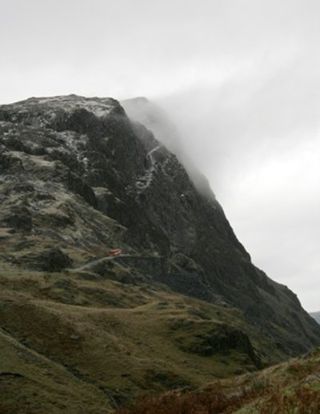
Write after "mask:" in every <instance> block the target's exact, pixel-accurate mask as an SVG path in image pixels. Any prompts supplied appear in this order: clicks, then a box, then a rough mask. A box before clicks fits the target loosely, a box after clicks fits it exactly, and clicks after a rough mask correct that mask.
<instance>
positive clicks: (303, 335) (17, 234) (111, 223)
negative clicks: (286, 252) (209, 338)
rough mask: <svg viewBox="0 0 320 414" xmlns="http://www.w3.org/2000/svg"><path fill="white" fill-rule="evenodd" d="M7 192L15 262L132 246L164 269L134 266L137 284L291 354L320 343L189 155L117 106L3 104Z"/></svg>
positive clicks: (77, 101) (1, 171) (93, 255)
mask: <svg viewBox="0 0 320 414" xmlns="http://www.w3.org/2000/svg"><path fill="white" fill-rule="evenodd" d="M0 188H1V209H0V226H1V230H2V233H1V234H2V235H3V236H2V237H3V238H4V239H5V240H6V241H7V244H6V250H5V251H2V253H1V254H2V256H3V257H5V258H6V260H8V261H11V262H14V263H16V264H20V265H21V266H30V268H34V263H37V262H39V257H40V258H43V257H47V256H46V254H47V253H46V251H48V249H49V251H51V250H50V249H52V248H53V247H59V248H60V249H63V250H64V251H62V250H61V251H60V252H59V255H60V258H63V259H64V260H63V262H64V263H65V264H69V265H70V266H72V264H71V263H73V266H74V267H77V266H83V265H84V264H85V261H88V260H90V259H99V258H103V257H104V256H105V255H106V251H107V249H108V248H111V247H114V246H117V247H122V248H123V249H124V250H125V252H126V253H127V254H128V255H129V256H130V255H131V256H136V257H142V256H143V257H145V256H149V257H152V256H154V260H155V261H157V260H158V261H159V260H160V261H161V265H156V266H157V270H156V271H153V270H152V266H150V264H149V262H148V264H147V262H143V261H140V262H139V264H138V263H137V262H136V263H133V262H132V263H131V265H130V268H131V269H132V274H133V276H134V274H136V275H139V277H145V278H147V280H149V282H150V283H153V282H161V283H164V284H166V285H168V286H169V287H170V288H171V289H173V290H175V291H177V292H180V293H183V294H186V295H190V296H193V297H197V298H199V299H202V300H205V301H208V302H212V303H217V304H224V305H225V306H230V307H236V308H238V309H240V310H241V311H243V313H244V315H245V318H246V319H247V321H248V322H249V323H250V324H251V325H252V326H254V327H255V328H256V329H258V330H260V331H261V334H262V335H263V336H265V337H266V338H267V339H268V340H271V341H273V342H274V343H275V345H276V347H278V350H279V352H281V353H283V355H284V354H298V353H301V352H304V351H306V350H307V349H309V348H311V347H313V346H314V345H316V344H319V343H320V328H319V326H318V325H317V324H316V322H315V321H314V320H313V319H312V318H310V316H309V315H308V314H307V313H306V312H305V311H304V310H303V309H302V307H301V305H300V303H299V301H298V299H297V297H296V296H295V295H294V294H293V293H292V292H291V291H290V290H289V289H287V288H286V287H285V286H282V285H280V284H278V283H276V282H274V281H272V280H271V279H269V278H268V277H267V276H266V275H265V274H264V273H263V272H262V271H261V270H259V269H257V268H256V267H255V266H254V265H253V264H252V263H251V260H250V256H249V254H248V253H247V252H246V251H245V249H244V247H243V246H242V245H241V243H240V242H239V241H238V240H237V238H236V236H235V235H234V233H233V230H232V228H231V227H230V225H229V223H228V221H227V219H226V217H225V215H224V213H223V210H222V208H221V206H220V205H219V203H218V202H217V200H216V199H215V197H214V195H213V194H212V193H211V194H210V193H208V192H206V193H204V192H201V191H199V190H198V189H197V188H196V187H195V184H194V183H193V181H191V180H190V178H189V175H188V174H187V172H186V170H185V169H184V167H183V166H182V165H181V163H180V162H179V161H178V159H177V157H176V156H175V155H174V154H173V153H171V152H169V151H168V150H167V149H166V147H164V146H163V145H162V144H161V143H160V142H158V141H157V140H156V139H155V137H154V136H153V134H152V133H151V132H150V131H149V130H148V129H146V128H145V127H144V126H143V125H141V124H137V123H135V122H131V121H130V120H129V118H128V117H127V115H126V113H125V111H124V110H123V108H122V107H121V105H120V104H119V103H118V102H117V101H115V100H113V99H110V98H103V99H100V98H91V99H89V98H82V97H78V96H75V95H71V96H67V97H56V98H38V99H37V98H31V99H29V100H26V101H23V102H19V103H16V104H12V105H6V106H2V107H0ZM53 243H54V245H53ZM17 246H18V247H17ZM19 246H20V247H19ZM44 249H47V250H45V251H43V250H44ZM75 249H77V250H75ZM17 250H19V252H20V253H19V254H17V253H16V252H17ZM71 250H72V252H71V253H70V252H69V253H70V255H71V256H72V257H70V258H69V257H68V251H71ZM75 251H77V252H78V253H77V254H75ZM88 252H89V253H88ZM89 256H90V257H89ZM41 260H42V261H41ZM41 260H40V262H41V263H42V265H41V266H42V267H41V268H42V269H44V268H43V259H41ZM138 261H139V260H138ZM156 263H158V262H156ZM119 266H123V263H122V264H121V263H119ZM159 269H161V271H159ZM91 270H92V269H91ZM98 273H99V272H98ZM139 277H138V276H137V279H136V280H137V281H138V280H140V279H139ZM131 279H132V278H131ZM131 279H130V278H129V279H128V278H127V280H131ZM133 279H135V277H133Z"/></svg>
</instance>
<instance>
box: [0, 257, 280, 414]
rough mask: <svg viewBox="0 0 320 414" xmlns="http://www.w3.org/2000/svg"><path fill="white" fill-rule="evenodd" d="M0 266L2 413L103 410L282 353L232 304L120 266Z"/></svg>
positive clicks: (246, 369) (274, 358) (245, 367)
mask: <svg viewBox="0 0 320 414" xmlns="http://www.w3.org/2000/svg"><path fill="white" fill-rule="evenodd" d="M0 268H1V271H0V307H1V312H0V323H1V330H0V347H1V358H0V382H1V387H2V390H4V393H2V398H1V403H0V408H1V410H0V412H1V413H13V412H14V413H24V414H25V413H29V412H30V413H32V414H35V413H39V414H40V413H41V414H42V413H44V412H50V413H61V412H68V413H82V412H83V413H103V412H109V411H110V410H112V408H115V407H117V406H119V405H121V404H124V403H126V402H128V401H129V400H131V399H132V398H134V397H136V396H137V395H139V394H141V393H145V392H155V393H161V392H163V391H166V390H170V389H175V388H178V389H181V388H185V389H196V388H197V387H199V386H201V384H203V383H208V382H210V381H212V380H214V379H216V378H223V377H228V376H231V375H234V374H239V373H242V372H250V371H253V370H256V369H257V367H259V366H260V365H261V364H268V363H271V362H274V361H277V360H279V359H280V358H281V357H283V355H281V354H279V353H278V351H277V348H276V347H274V348H273V347H272V344H271V343H270V342H267V341H265V340H263V339H261V338H260V336H259V333H258V332H256V331H255V330H253V329H252V328H250V327H249V326H248V324H247V323H246V322H245V321H244V319H243V317H242V315H241V313H240V312H239V311H237V310H235V309H232V308H225V307H221V306H216V305H213V304H208V303H206V302H202V301H200V300H196V299H192V298H188V297H186V296H183V295H179V294H176V293H173V292H171V291H170V290H169V289H168V288H165V287H164V286H161V285H151V286H149V285H147V284H144V283H139V284H134V283H122V282H119V281H116V280H111V279H112V278H116V277H119V276H120V273H121V269H119V268H116V269H115V271H111V270H110V272H109V276H110V278H108V277H106V276H104V277H99V276H98V275H97V274H93V273H89V272H84V271H79V272H77V271H69V272H68V271H64V272H60V273H52V272H51V273H50V272H40V271H26V270H21V268H18V267H16V266H13V265H10V264H8V263H5V262H1V266H0ZM122 272H123V273H125V272H126V270H125V269H123V270H122Z"/></svg>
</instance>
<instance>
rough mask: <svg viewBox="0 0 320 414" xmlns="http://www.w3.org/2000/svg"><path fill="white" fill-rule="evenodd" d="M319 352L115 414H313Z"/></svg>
mask: <svg viewBox="0 0 320 414" xmlns="http://www.w3.org/2000/svg"><path fill="white" fill-rule="evenodd" d="M319 412H320V349H318V350H317V351H314V352H313V353H311V354H309V355H307V356H305V357H304V358H300V359H293V360H291V361H289V362H287V363H284V364H280V365H276V366H273V367H271V368H268V369H265V370H263V371H260V372H257V373H253V374H245V375H241V376H238V377H234V378H232V379H227V380H219V381H215V382H213V383H211V384H210V385H208V386H206V387H205V388H202V389H199V390H197V391H195V392H183V391H175V392H171V393H166V394H164V395H162V396H158V397H145V398H141V399H140V400H139V401H138V402H137V403H136V404H135V405H133V406H131V407H130V408H127V409H121V410H119V411H118V414H167V413H172V414H195V413H197V414H200V413H201V414H213V413H214V414H219V413H220V414H227V413H228V414H231V413H233V414H316V413H319Z"/></svg>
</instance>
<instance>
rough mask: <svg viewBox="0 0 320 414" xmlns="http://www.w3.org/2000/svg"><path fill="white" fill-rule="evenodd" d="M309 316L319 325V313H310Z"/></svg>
mask: <svg viewBox="0 0 320 414" xmlns="http://www.w3.org/2000/svg"><path fill="white" fill-rule="evenodd" d="M310 315H311V316H312V317H313V318H314V319H315V320H316V321H317V322H318V323H319V324H320V312H312V313H310Z"/></svg>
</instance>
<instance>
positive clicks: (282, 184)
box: [0, 0, 320, 310]
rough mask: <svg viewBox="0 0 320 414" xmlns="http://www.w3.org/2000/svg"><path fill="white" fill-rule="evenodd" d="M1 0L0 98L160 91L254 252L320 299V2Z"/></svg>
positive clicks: (277, 275)
mask: <svg viewBox="0 0 320 414" xmlns="http://www.w3.org/2000/svg"><path fill="white" fill-rule="evenodd" d="M0 3H1V14H0V39H1V40H0V42H1V55H0V75H1V76H0V100H1V103H8V102H13V101H16V100H20V99H24V98H27V97H30V96H48V95H60V94H68V93H76V94H80V95H86V96H113V97H115V98H118V99H126V98H132V97H135V96H146V97H148V98H150V99H151V101H153V102H155V103H156V104H157V105H159V107H160V108H163V109H164V110H165V112H166V113H167V114H169V116H170V117H171V119H172V122H173V124H174V125H175V127H174V128H176V129H177V131H178V132H179V136H180V137H181V138H180V143H179V148H180V145H181V146H182V148H183V151H184V152H185V153H186V154H187V156H188V157H189V158H190V159H191V160H192V161H193V162H194V163H195V164H196V165H197V167H198V168H199V169H200V170H201V171H203V172H204V174H205V175H206V176H207V177H208V179H209V181H210V184H211V186H212V189H213V190H214V192H215V194H216V196H217V198H218V200H219V201H220V202H221V204H222V205H223V207H224V210H225V211H226V214H227V216H228V218H229V220H230V222H231V224H232V226H233V228H234V230H235V232H236V234H237V235H238V237H239V239H240V240H241V242H242V243H243V244H244V245H245V247H246V248H247V250H248V251H249V252H250V254H251V256H252V258H253V261H254V263H256V264H257V265H258V266H259V267H261V268H263V269H264V270H265V271H266V272H267V273H268V275H269V276H270V277H272V278H273V279H275V280H277V281H279V282H281V283H284V284H286V285H288V286H289V287H290V288H291V289H293V290H294V291H295V292H296V293H297V294H298V296H299V298H300V300H301V301H302V304H303V305H304V306H305V307H306V308H307V309H308V310H319V308H320V303H319V299H318V297H319V292H320V277H319V273H320V259H319V254H318V252H317V249H318V246H319V245H320V218H319V213H318V211H319V207H320V192H319V181H320V162H319V161H320V159H319V158H320V137H319V131H320V129H319V126H320V125H319V108H320V75H319V73H320V56H319V52H318V48H319V41H320V25H319V18H320V3H319V2H317V1H315V0H304V1H302V0H278V1H275V0H269V1H267V0H224V1H222V0H197V1H196V0H170V1H169V0H163V1H162V2H156V1H154V0H135V1H132V0H90V1H89V0H77V1H76V0H68V1H66V2H63V3H62V2H57V1H53V0H28V2H26V1H23V0H10V2H7V1H4V0H0Z"/></svg>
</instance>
